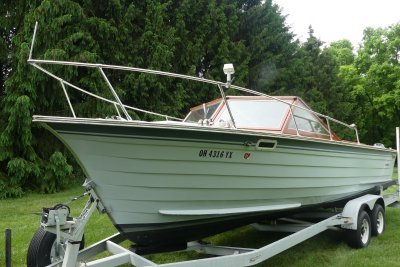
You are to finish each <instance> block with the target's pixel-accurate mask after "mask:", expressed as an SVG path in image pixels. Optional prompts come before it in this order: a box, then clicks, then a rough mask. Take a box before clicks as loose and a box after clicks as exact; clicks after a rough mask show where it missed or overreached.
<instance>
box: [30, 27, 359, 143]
mask: <svg viewBox="0 0 400 267" xmlns="http://www.w3.org/2000/svg"><path fill="white" fill-rule="evenodd" d="M37 27H38V23H37V22H36V24H35V29H34V33H33V37H32V44H31V48H30V52H29V59H28V63H29V64H31V65H32V66H34V67H35V68H37V69H39V70H40V71H42V72H43V73H45V74H47V75H49V76H51V77H53V78H54V79H56V80H58V81H59V82H60V84H61V86H62V88H63V91H64V94H65V97H66V99H67V102H68V105H69V108H70V110H71V113H72V115H73V116H74V118H76V114H75V111H74V109H73V107H72V104H71V101H70V99H69V96H68V93H67V90H66V88H65V85H67V86H69V87H71V88H73V89H76V90H78V91H80V92H82V93H85V94H87V95H90V96H92V97H95V98H97V99H100V100H102V101H105V102H108V103H111V104H113V105H114V107H115V109H116V111H117V113H118V115H119V116H120V115H121V114H120V111H119V108H120V109H121V110H122V112H123V114H124V116H125V118H126V119H127V120H128V121H129V120H132V118H131V117H130V115H129V114H128V112H127V110H126V109H130V110H134V111H138V112H142V113H147V114H151V115H155V116H160V117H163V118H165V119H166V120H169V119H172V120H178V121H183V119H180V118H176V117H173V116H168V115H165V114H160V113H157V112H152V111H148V110H144V109H140V108H136V107H132V106H128V105H125V104H123V103H122V102H121V100H120V99H119V97H118V95H117V93H116V92H115V90H114V88H113V86H112V85H111V83H110V82H109V80H108V78H107V76H106V74H105V73H104V71H103V69H112V70H123V71H130V72H137V73H147V74H155V75H160V76H168V77H174V78H179V79H185V80H192V81H196V82H202V83H207V84H213V85H217V86H218V88H219V91H220V93H221V96H222V99H223V101H224V104H225V105H226V106H227V109H228V112H229V116H230V118H231V120H232V122H233V126H234V127H235V128H236V126H235V123H234V122H235V120H234V118H233V115H232V112H231V110H230V107H229V104H228V101H227V99H226V96H225V93H224V90H223V87H225V88H232V89H235V90H238V91H241V92H245V93H249V94H253V95H257V96H264V97H267V98H269V99H273V100H275V101H278V102H281V103H284V104H286V105H288V106H289V109H290V115H291V117H292V118H293V121H294V124H295V126H296V134H297V135H298V136H301V134H300V130H299V128H298V124H297V122H296V118H295V114H294V112H293V108H296V109H302V110H306V111H307V112H311V113H313V114H315V115H316V116H318V117H319V118H324V119H325V120H326V122H327V127H328V129H327V130H328V132H329V135H330V140H333V134H332V130H331V126H330V122H334V123H337V124H340V125H343V126H345V127H347V128H349V129H352V130H354V132H355V136H356V139H357V143H358V144H359V143H360V140H359V137H358V131H357V127H356V125H355V124H351V125H349V124H347V123H344V122H342V121H339V120H336V119H334V118H331V117H329V116H327V115H324V114H321V113H319V112H316V111H313V110H311V109H309V108H305V107H302V106H299V105H295V104H293V103H290V102H287V101H284V100H282V99H279V98H277V97H274V96H270V95H267V94H264V93H261V92H258V91H254V90H251V89H248V88H244V87H240V86H236V85H233V84H231V80H230V79H229V77H228V81H227V82H226V83H224V82H220V81H214V80H209V79H204V78H202V77H195V76H189V75H182V74H177V73H171V72H164V71H158V70H151V69H143V68H135V67H127V66H118V65H107V64H97V63H83V62H72V61H58V60H42V59H32V53H33V47H34V43H35V38H36V31H37ZM40 64H43V65H64V66H75V67H87V68H97V69H98V70H99V71H100V73H101V75H102V77H103V79H104V80H105V82H106V84H107V85H108V87H109V89H110V90H111V93H112V95H113V96H114V98H115V100H110V99H107V98H104V97H101V96H99V95H96V94H94V93H91V92H89V91H87V90H84V89H82V88H80V87H78V86H76V85H73V84H71V83H70V82H68V81H65V80H64V79H62V78H61V77H59V76H57V75H55V74H53V73H51V72H50V71H48V70H46V69H45V68H43V67H41V66H39V65H40ZM118 107H119V108H118Z"/></svg>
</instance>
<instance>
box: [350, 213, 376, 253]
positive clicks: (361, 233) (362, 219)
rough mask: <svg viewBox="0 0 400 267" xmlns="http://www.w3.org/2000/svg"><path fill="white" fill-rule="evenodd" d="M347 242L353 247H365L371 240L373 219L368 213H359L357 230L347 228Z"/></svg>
mask: <svg viewBox="0 0 400 267" xmlns="http://www.w3.org/2000/svg"><path fill="white" fill-rule="evenodd" d="M346 234H347V243H348V244H349V246H350V247H353V248H365V247H367V246H368V244H369V242H370V241H371V219H370V217H369V215H368V213H367V212H366V211H364V210H361V211H360V212H359V213H358V220H357V230H347V233H346Z"/></svg>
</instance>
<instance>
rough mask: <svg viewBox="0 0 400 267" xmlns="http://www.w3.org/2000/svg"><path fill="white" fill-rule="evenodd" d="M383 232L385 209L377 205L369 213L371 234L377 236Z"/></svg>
mask: <svg viewBox="0 0 400 267" xmlns="http://www.w3.org/2000/svg"><path fill="white" fill-rule="evenodd" d="M383 231H385V209H384V208H383V207H382V205H380V204H378V203H377V204H375V206H374V209H373V210H372V212H371V234H372V236H378V235H381V234H382V233H383Z"/></svg>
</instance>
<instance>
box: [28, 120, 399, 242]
mask: <svg viewBox="0 0 400 267" xmlns="http://www.w3.org/2000/svg"><path fill="white" fill-rule="evenodd" d="M35 120H36V121H42V122H46V123H47V126H48V127H49V128H51V129H52V131H53V132H55V134H56V135H57V136H58V137H59V138H60V139H61V140H62V141H63V142H64V143H65V144H66V145H67V146H68V147H69V148H70V149H71V151H72V152H73V153H74V154H75V156H76V158H77V159H78V161H79V162H80V164H81V166H82V168H83V169H84V171H85V173H86V175H87V177H88V179H89V180H91V181H92V183H93V184H94V186H95V191H96V193H97V194H98V196H99V198H100V199H101V201H102V203H103V205H104V206H105V208H106V210H107V213H108V215H109V216H110V218H111V219H112V221H113V223H114V225H115V226H116V227H117V228H118V229H120V231H121V232H122V233H125V234H126V235H127V236H128V237H129V238H130V239H132V240H133V241H135V242H136V243H139V244H143V245H146V244H152V243H154V242H162V239H164V238H166V237H168V236H169V235H168V233H164V232H165V231H167V232H168V231H174V229H175V230H176V231H178V229H181V230H182V229H184V228H182V226H183V225H186V226H187V227H189V228H190V225H197V226H196V227H199V225H200V226H201V225H202V224H207V223H208V224H209V226H210V227H211V228H212V227H213V222H219V223H223V222H224V221H225V220H227V221H230V222H232V226H236V225H237V224H238V225H240V224H241V223H235V221H237V222H242V221H243V222H244V221H246V222H247V221H251V219H250V217H257V218H259V217H260V216H261V215H265V216H267V215H269V216H273V214H277V213H290V212H294V211H296V210H299V209H302V208H308V207H317V206H318V207H319V206H323V205H328V204H330V203H335V202H336V203H338V201H340V200H345V199H349V198H351V197H354V196H356V195H359V194H362V193H363V192H379V190H380V187H381V186H385V184H387V183H390V181H391V176H392V171H393V164H394V160H395V156H394V155H395V152H394V151H392V150H387V149H380V148H372V147H367V146H365V147H363V146H359V145H358V146H357V145H355V144H349V143H343V144H340V143H338V142H330V141H326V140H325V141H324V140H322V141H321V140H316V139H311V138H304V137H290V136H287V137H285V136H282V135H281V136H278V135H268V134H265V133H257V134H255V133H251V132H246V131H237V133H233V132H232V131H228V132H226V130H225V132H222V131H221V130H218V129H215V128H213V129H207V128H206V127H194V126H193V127H189V128H182V127H179V126H176V125H168V124H157V123H142V122H130V123H125V124H122V123H121V124H118V123H115V122H113V123H109V122H108V121H104V120H102V121H100V122H99V121H96V120H88V121H86V122H85V124H82V120H79V119H75V120H69V121H68V122H66V121H62V120H58V121H57V119H54V118H53V119H46V118H45V117H41V118H40V117H37V118H35ZM197 128H198V129H197ZM260 140H262V142H265V143H267V144H268V143H271V144H274V143H276V145H271V147H257V143H258V142H259V141H260ZM274 146H275V147H274ZM238 218H242V219H241V220H237V219H238ZM246 218H247V219H246ZM222 228H223V227H222ZM160 229H164V230H165V229H169V230H165V231H164V230H162V231H161V232H163V233H161V234H159V235H158V236H162V238H161V239H158V237H155V236H152V235H151V234H149V232H151V231H155V232H157V230H160ZM216 229H219V228H218V227H217V228H215V229H214V230H216ZM171 233H172V232H171ZM207 233H213V231H209V232H207ZM146 236H147V238H146ZM164 236H166V237H164ZM171 237H172V236H171ZM187 238H189V240H190V238H191V237H187ZM193 238H199V237H198V236H193ZM185 241H188V240H185Z"/></svg>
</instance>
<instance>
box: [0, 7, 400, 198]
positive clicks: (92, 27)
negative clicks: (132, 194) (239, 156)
mask: <svg viewBox="0 0 400 267" xmlns="http://www.w3.org/2000/svg"><path fill="white" fill-rule="evenodd" d="M0 14H1V15H2V16H1V17H0V36H1V39H0V103H1V106H0V110H1V113H0V198H5V197H13V196H21V195H22V194H23V193H24V192H26V191H27V190H38V191H41V192H46V193H50V192H55V191H58V190H60V189H62V188H64V187H66V186H67V185H68V184H69V183H71V182H72V180H73V178H72V177H76V176H77V174H78V172H79V166H78V165H77V164H76V162H74V160H73V157H72V156H71V154H68V151H66V148H65V147H64V146H63V145H62V144H61V143H60V142H59V141H58V140H57V139H56V138H55V137H54V136H53V135H52V134H50V133H49V132H48V131H46V130H44V129H43V128H42V126H41V125H37V124H32V123H31V118H32V115H33V114H41V115H46V114H48V115H58V116H70V111H69V107H68V105H67V103H66V101H65V99H64V95H63V91H62V90H61V87H60V84H59V82H58V81H57V80H54V79H51V78H49V77H48V76H46V75H43V74H42V73H40V72H38V71H37V70H36V69H35V68H33V67H32V66H30V65H28V64H27V59H28V57H29V51H30V43H31V38H32V30H33V25H34V23H35V21H38V22H39V31H38V35H37V37H36V44H35V48H34V51H33V57H34V58H39V59H54V60H68V61H81V62H94V63H107V64H115V65H128V66H135V67H143V68H151V69H157V70H163V71H170V72H175V73H182V74H188V75H194V76H198V77H204V78H209V79H215V80H224V79H225V77H224V75H223V73H222V71H221V69H222V66H223V64H224V63H233V64H234V66H235V76H234V83H235V84H237V85H241V86H246V87H249V88H252V89H255V90H259V91H261V92H266V93H269V94H275V95H276V94H284V95H289V94H291V95H297V96H300V97H302V98H304V99H305V101H306V102H307V103H309V105H310V106H311V107H312V108H314V109H316V110H317V111H320V112H322V113H328V115H331V116H333V117H336V118H338V119H341V120H345V121H347V122H350V123H351V122H357V125H358V128H359V131H360V134H361V139H362V140H363V141H364V142H367V143H374V142H382V143H385V144H386V145H393V144H394V133H393V131H392V127H393V125H398V124H399V117H400V116H399V101H400V100H399V99H400V97H399V95H400V82H398V81H399V80H400V79H399V78H400V77H399V76H400V69H399V68H400V67H399V57H400V53H399V51H400V41H399V40H400V39H399V38H400V37H399V36H400V29H399V27H400V26H399V25H393V27H390V28H388V29H372V28H368V29H366V30H365V33H364V40H363V44H362V46H361V47H360V49H359V50H358V53H357V54H354V53H353V47H352V46H351V43H350V42H349V41H347V40H340V41H337V42H334V43H332V44H330V45H329V46H325V47H324V43H323V41H321V40H319V39H318V38H317V37H316V36H315V35H314V32H313V30H312V27H310V31H309V38H308V39H307V41H306V42H304V43H300V42H299V41H295V40H294V35H293V33H291V31H290V28H289V27H288V26H287V25H286V23H285V17H284V16H282V14H281V11H280V8H279V6H277V5H275V4H273V2H272V0H266V1H259V0H235V1H228V0H222V1H217V0H207V1H206V0H197V1H194V0H183V1H177V0H167V1H155V0H144V1H127V0H105V1H101V2H98V1H88V0H54V1H51V0H37V1H26V0H20V1H10V0H5V1H3V2H2V3H1V4H0ZM47 68H48V69H49V70H51V71H52V72H54V73H55V74H56V75H58V76H60V77H62V78H63V79H65V80H67V81H70V82H73V83H74V84H76V85H78V86H79V87H81V88H83V89H86V90H89V91H91V92H93V93H96V94H99V95H101V96H105V97H111V93H110V90H109V88H108V87H107V85H106V84H105V83H104V81H103V80H102V77H101V74H100V73H99V71H98V70H97V69H83V68H76V67H60V66H47ZM105 74H106V76H107V77H108V78H109V80H110V82H111V83H112V84H113V85H114V87H115V89H116V91H117V93H118V95H119V96H120V97H121V99H122V101H123V102H124V103H126V104H129V105H132V106H136V107H138V108H143V109H148V110H152V111H156V112H160V113H166V114H168V115H172V116H178V117H181V116H183V115H184V114H185V113H186V112H187V110H188V108H189V107H191V106H193V105H197V104H199V103H202V102H206V101H209V100H212V99H214V98H215V97H218V96H219V92H218V90H217V89H216V88H215V87H211V86H207V85H204V84H200V83H191V82H188V81H185V80H179V79H175V78H167V77H164V78H160V77H156V76H154V75H149V74H134V73H130V72H116V71H113V70H105ZM67 90H68V93H69V95H70V98H71V101H72V103H73V107H74V110H75V112H76V113H77V115H78V116H87V117H105V116H110V115H115V113H116V111H115V109H114V107H113V106H112V105H107V104H104V103H102V102H100V101H98V100H96V99H94V98H92V97H89V96H87V95H84V94H82V93H80V92H78V91H76V90H71V88H67ZM228 93H230V92H228ZM130 115H131V116H132V117H135V118H140V119H147V120H152V119H155V118H154V117H153V116H148V115H144V114H142V113H134V112H130Z"/></svg>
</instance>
